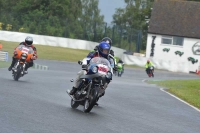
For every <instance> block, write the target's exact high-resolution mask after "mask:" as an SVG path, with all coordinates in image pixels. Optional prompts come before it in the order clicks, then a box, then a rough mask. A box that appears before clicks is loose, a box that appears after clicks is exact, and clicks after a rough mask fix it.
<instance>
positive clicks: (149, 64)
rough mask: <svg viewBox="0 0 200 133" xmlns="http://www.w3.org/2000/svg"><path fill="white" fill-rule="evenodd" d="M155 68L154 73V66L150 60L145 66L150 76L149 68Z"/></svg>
mask: <svg viewBox="0 0 200 133" xmlns="http://www.w3.org/2000/svg"><path fill="white" fill-rule="evenodd" d="M151 66H152V67H153V71H154V65H153V63H152V62H151V61H150V60H147V63H146V64H145V67H146V73H147V74H148V72H149V70H150V69H149V68H150V67H151Z"/></svg>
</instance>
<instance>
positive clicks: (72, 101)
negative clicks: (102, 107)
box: [71, 99, 79, 109]
mask: <svg viewBox="0 0 200 133" xmlns="http://www.w3.org/2000/svg"><path fill="white" fill-rule="evenodd" d="M78 106H79V102H76V101H74V100H73V99H71V107H72V108H73V109H76V108H77V107H78Z"/></svg>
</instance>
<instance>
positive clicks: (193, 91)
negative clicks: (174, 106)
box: [149, 80, 200, 109]
mask: <svg viewBox="0 0 200 133" xmlns="http://www.w3.org/2000/svg"><path fill="white" fill-rule="evenodd" d="M149 83H153V84H157V85H159V86H163V87H165V88H168V89H167V91H168V92H170V93H172V94H174V95H176V96H177V97H179V98H181V99H182V100H184V101H186V102H188V103H190V104H191V105H193V106H195V107H197V108H199V109H200V80H167V81H149Z"/></svg>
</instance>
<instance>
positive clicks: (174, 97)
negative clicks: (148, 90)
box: [160, 88, 200, 112]
mask: <svg viewBox="0 0 200 133" xmlns="http://www.w3.org/2000/svg"><path fill="white" fill-rule="evenodd" d="M160 90H161V91H163V92H165V93H167V94H169V95H170V96H172V97H174V98H176V99H178V100H179V101H181V102H183V103H185V104H187V105H188V106H190V107H192V108H193V109H195V110H196V111H198V112H200V110H199V109H198V108H197V107H194V106H193V105H191V104H189V103H187V102H185V101H183V100H182V99H180V98H178V97H177V96H175V95H173V94H171V93H169V92H167V91H165V90H164V89H163V88H160Z"/></svg>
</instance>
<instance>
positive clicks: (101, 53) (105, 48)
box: [69, 42, 110, 95]
mask: <svg viewBox="0 0 200 133" xmlns="http://www.w3.org/2000/svg"><path fill="white" fill-rule="evenodd" d="M97 51H98V52H96V53H95V54H94V55H93V56H92V57H91V59H92V58H94V57H104V58H106V59H107V58H108V55H109V52H110V45H109V44H108V43H106V42H101V43H100V44H99V45H98V50H97ZM86 73H87V72H86V70H81V71H79V72H78V74H77V75H78V77H77V78H76V81H75V85H74V86H73V87H72V90H71V91H70V92H69V94H70V95H73V94H75V93H76V91H77V88H78V85H79V83H80V77H81V76H82V75H85V74H86ZM106 87H107V85H106V86H104V88H106Z"/></svg>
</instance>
